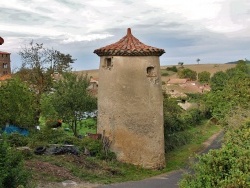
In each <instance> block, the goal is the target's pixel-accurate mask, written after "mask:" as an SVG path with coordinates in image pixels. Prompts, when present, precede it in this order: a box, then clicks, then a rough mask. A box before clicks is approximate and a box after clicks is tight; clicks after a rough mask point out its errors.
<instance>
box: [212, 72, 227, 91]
mask: <svg viewBox="0 0 250 188" xmlns="http://www.w3.org/2000/svg"><path fill="white" fill-rule="evenodd" d="M227 80H228V75H227V74H226V73H225V72H222V71H219V72H216V73H215V74H214V75H213V77H212V78H211V89H212V91H217V90H222V89H223V88H224V86H225V85H226V83H227Z"/></svg>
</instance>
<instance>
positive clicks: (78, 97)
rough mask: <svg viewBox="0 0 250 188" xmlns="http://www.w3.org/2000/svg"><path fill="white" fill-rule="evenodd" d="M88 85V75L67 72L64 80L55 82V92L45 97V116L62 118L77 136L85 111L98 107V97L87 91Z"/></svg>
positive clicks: (43, 106) (43, 104)
mask: <svg viewBox="0 0 250 188" xmlns="http://www.w3.org/2000/svg"><path fill="white" fill-rule="evenodd" d="M88 85H89V82H88V79H87V76H77V75H75V74H73V73H67V74H65V75H64V78H63V79H62V80H59V81H58V82H56V83H55V86H54V88H55V92H54V93H50V94H48V95H45V96H44V97H43V99H42V114H43V116H44V117H47V118H48V117H51V118H53V116H54V118H60V119H62V120H63V122H65V123H67V124H69V125H70V126H71V128H72V130H73V132H74V135H75V136H77V126H78V122H79V123H81V120H82V118H83V116H84V112H86V111H92V110H94V109H96V108H97V101H96V98H94V97H92V96H91V95H90V94H89V93H88V91H87V87H88Z"/></svg>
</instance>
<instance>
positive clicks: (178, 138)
mask: <svg viewBox="0 0 250 188" xmlns="http://www.w3.org/2000/svg"><path fill="white" fill-rule="evenodd" d="M191 137H192V136H191V135H190V133H188V132H187V131H181V132H176V133H172V134H165V152H168V151H172V150H174V149H176V148H178V147H180V146H183V145H185V144H188V143H189V142H190V140H191Z"/></svg>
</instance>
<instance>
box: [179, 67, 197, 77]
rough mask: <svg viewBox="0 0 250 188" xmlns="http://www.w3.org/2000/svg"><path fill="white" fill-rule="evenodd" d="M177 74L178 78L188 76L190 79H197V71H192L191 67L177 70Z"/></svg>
mask: <svg viewBox="0 0 250 188" xmlns="http://www.w3.org/2000/svg"><path fill="white" fill-rule="evenodd" d="M178 75H179V77H180V78H188V79H190V80H196V79H197V72H196V71H193V70H191V69H188V68H186V69H182V70H179V71H178Z"/></svg>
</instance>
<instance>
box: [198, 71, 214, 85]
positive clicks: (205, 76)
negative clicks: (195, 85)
mask: <svg viewBox="0 0 250 188" xmlns="http://www.w3.org/2000/svg"><path fill="white" fill-rule="evenodd" d="M210 76H211V74H210V72H207V71H203V72H200V73H198V79H199V82H201V83H208V82H209V81H210Z"/></svg>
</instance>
